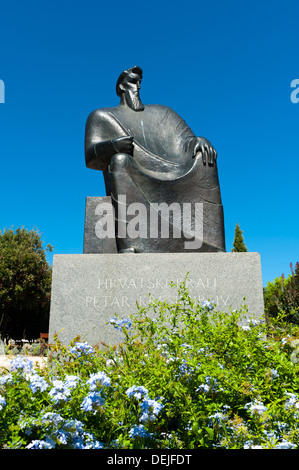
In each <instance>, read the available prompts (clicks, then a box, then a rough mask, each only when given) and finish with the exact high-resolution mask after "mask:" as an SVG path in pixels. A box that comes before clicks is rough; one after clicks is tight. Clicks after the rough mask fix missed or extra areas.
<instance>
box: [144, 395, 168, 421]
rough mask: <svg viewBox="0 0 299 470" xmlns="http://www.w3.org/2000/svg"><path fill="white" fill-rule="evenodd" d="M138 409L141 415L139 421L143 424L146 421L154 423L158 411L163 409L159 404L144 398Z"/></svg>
mask: <svg viewBox="0 0 299 470" xmlns="http://www.w3.org/2000/svg"><path fill="white" fill-rule="evenodd" d="M140 408H141V411H142V412H143V413H142V416H141V417H140V419H139V421H140V422H141V423H145V422H147V421H154V420H155V419H156V418H157V416H158V414H159V413H160V411H161V410H162V409H163V405H162V403H159V402H158V401H156V400H151V399H150V398H145V399H144V400H143V401H142V402H141V403H140Z"/></svg>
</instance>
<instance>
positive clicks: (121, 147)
mask: <svg viewBox="0 0 299 470" xmlns="http://www.w3.org/2000/svg"><path fill="white" fill-rule="evenodd" d="M133 140H134V137H119V138H118V139H114V140H112V141H111V143H112V145H113V147H114V150H115V151H116V152H117V153H127V154H128V155H132V156H133V148H134V145H133Z"/></svg>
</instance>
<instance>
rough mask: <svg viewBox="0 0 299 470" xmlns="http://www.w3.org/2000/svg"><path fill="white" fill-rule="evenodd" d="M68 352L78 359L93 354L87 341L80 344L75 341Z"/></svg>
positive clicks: (92, 349)
mask: <svg viewBox="0 0 299 470" xmlns="http://www.w3.org/2000/svg"><path fill="white" fill-rule="evenodd" d="M70 352H71V353H72V354H76V355H77V356H78V357H81V355H82V354H86V355H88V354H94V352H95V350H94V348H93V347H92V346H90V344H89V343H88V342H87V341H85V343H80V342H79V341H77V342H76V343H75V346H74V347H72V348H70Z"/></svg>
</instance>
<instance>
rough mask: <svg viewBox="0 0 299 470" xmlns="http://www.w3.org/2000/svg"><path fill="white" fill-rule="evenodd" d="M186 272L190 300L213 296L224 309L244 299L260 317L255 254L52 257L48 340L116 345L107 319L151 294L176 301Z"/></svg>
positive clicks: (260, 295)
mask: <svg viewBox="0 0 299 470" xmlns="http://www.w3.org/2000/svg"><path fill="white" fill-rule="evenodd" d="M187 273H189V274H188V279H189V282H188V288H189V291H190V295H191V297H192V298H196V299H199V300H211V301H213V302H215V303H216V304H217V308H218V309H219V310H222V311H226V310H228V308H229V307H231V308H233V309H237V308H239V307H240V305H242V304H243V299H244V297H246V301H245V303H246V304H247V305H248V310H249V313H250V314H252V315H254V316H255V317H256V318H259V317H260V316H261V315H262V314H263V312H264V302H263V287H262V275H261V263H260V256H259V254H258V253H140V254H83V255H54V260H53V281H52V297H51V311H50V330H49V341H52V340H53V335H54V334H55V333H59V339H60V340H61V341H62V342H63V343H65V344H68V343H69V342H70V341H71V340H72V339H73V338H74V337H75V336H77V335H80V336H81V340H82V341H88V342H89V343H90V344H93V345H94V344H100V342H101V341H103V342H104V343H106V344H117V343H118V342H119V340H120V336H119V332H118V331H117V330H115V329H114V328H113V326H111V325H107V324H106V323H107V322H108V321H109V320H110V318H112V317H113V316H115V314H119V315H120V316H125V317H127V316H129V315H130V314H131V313H133V314H135V313H137V307H136V301H137V302H138V303H139V305H140V306H146V305H148V303H149V297H148V295H149V294H150V295H151V296H152V297H153V298H155V299H158V298H161V299H168V300H174V301H175V300H176V296H177V289H176V288H174V287H170V285H169V284H170V282H171V281H173V282H174V283H178V282H180V281H182V280H183V279H184V278H185V277H186V275H187Z"/></svg>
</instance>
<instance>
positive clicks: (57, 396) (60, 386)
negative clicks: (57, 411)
mask: <svg viewBox="0 0 299 470" xmlns="http://www.w3.org/2000/svg"><path fill="white" fill-rule="evenodd" d="M53 385H54V387H53V388H52V389H51V390H50V392H49V395H50V397H51V398H52V399H53V400H54V402H55V403H59V402H60V401H67V400H68V399H69V398H70V396H71V391H70V389H69V387H68V386H67V385H66V384H65V383H64V382H62V380H54V381H53Z"/></svg>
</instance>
